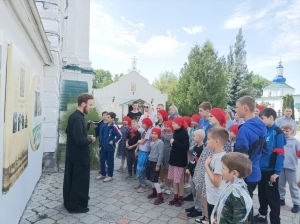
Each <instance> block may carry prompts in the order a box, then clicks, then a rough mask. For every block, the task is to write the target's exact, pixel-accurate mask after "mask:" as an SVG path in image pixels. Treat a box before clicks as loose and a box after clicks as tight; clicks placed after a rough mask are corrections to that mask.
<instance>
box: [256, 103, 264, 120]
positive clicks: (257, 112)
mask: <svg viewBox="0 0 300 224" xmlns="http://www.w3.org/2000/svg"><path fill="white" fill-rule="evenodd" d="M265 108H266V107H265V106H262V105H257V106H256V107H255V109H254V116H255V117H259V116H258V114H259V112H260V111H262V110H264V109H265Z"/></svg>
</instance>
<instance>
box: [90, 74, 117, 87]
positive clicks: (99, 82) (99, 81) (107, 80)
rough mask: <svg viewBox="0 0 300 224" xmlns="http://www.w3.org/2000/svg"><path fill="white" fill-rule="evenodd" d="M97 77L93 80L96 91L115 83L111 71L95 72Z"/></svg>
mask: <svg viewBox="0 0 300 224" xmlns="http://www.w3.org/2000/svg"><path fill="white" fill-rule="evenodd" d="M94 72H95V77H94V79H93V88H94V89H101V88H103V87H105V86H108V85H110V84H111V83H113V82H114V81H113V77H112V75H111V73H110V72H109V71H104V70H102V69H97V70H94Z"/></svg>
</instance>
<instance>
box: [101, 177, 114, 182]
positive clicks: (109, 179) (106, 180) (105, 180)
mask: <svg viewBox="0 0 300 224" xmlns="http://www.w3.org/2000/svg"><path fill="white" fill-rule="evenodd" d="M112 180H113V178H112V177H106V178H105V179H104V180H103V182H109V181H112Z"/></svg>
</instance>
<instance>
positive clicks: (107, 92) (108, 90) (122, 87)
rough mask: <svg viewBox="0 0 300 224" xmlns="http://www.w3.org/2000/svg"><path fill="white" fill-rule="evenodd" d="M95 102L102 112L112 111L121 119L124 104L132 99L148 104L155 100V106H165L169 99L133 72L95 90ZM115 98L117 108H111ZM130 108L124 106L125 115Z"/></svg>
mask: <svg viewBox="0 0 300 224" xmlns="http://www.w3.org/2000/svg"><path fill="white" fill-rule="evenodd" d="M132 83H134V84H136V91H135V92H134V94H133V92H132V91H131V84H132ZM94 96H95V101H96V103H97V104H98V105H100V106H101V109H102V111H103V110H106V111H112V112H115V113H116V114H117V117H118V118H119V119H121V118H122V106H119V105H120V104H122V103H125V102H127V101H130V100H132V99H137V100H138V99H141V100H144V101H146V102H148V103H150V102H151V100H152V99H153V103H152V104H153V105H157V104H159V103H161V104H163V105H165V104H166V102H167V99H168V96H167V94H162V93H161V92H160V91H159V90H157V89H156V88H155V87H153V86H152V85H150V84H149V82H148V80H147V79H146V78H144V77H143V76H141V75H139V74H138V73H136V72H131V73H129V74H127V75H125V76H123V77H121V78H120V79H119V81H118V82H115V83H113V84H111V85H109V86H106V87H104V88H103V89H94ZM113 97H115V100H114V104H115V105H116V107H115V108H111V104H112V103H113V102H112V100H113ZM127 113H128V106H127V105H126V106H124V110H123V115H124V116H125V115H127Z"/></svg>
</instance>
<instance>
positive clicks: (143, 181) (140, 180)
mask: <svg viewBox="0 0 300 224" xmlns="http://www.w3.org/2000/svg"><path fill="white" fill-rule="evenodd" d="M139 182H140V184H141V186H142V187H147V182H146V178H145V177H139Z"/></svg>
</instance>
